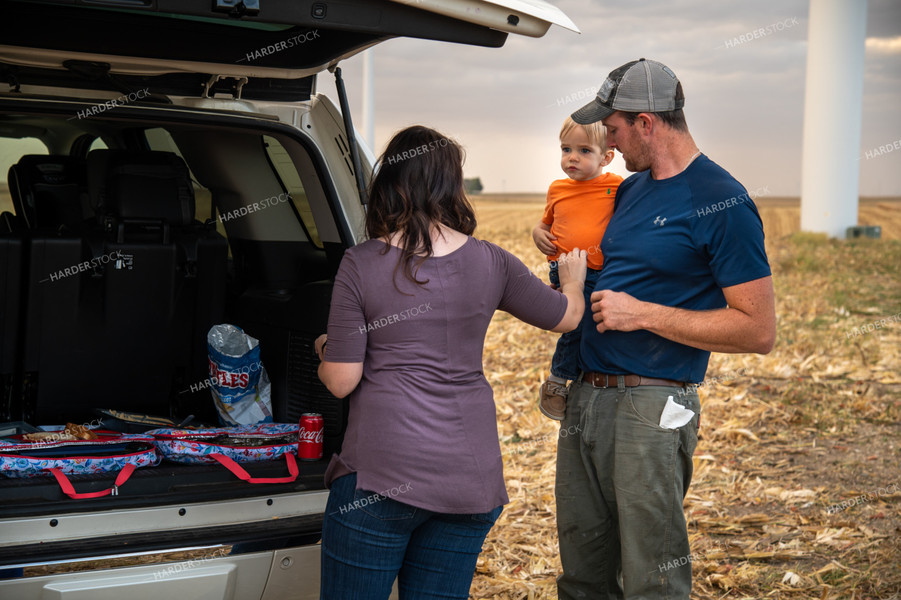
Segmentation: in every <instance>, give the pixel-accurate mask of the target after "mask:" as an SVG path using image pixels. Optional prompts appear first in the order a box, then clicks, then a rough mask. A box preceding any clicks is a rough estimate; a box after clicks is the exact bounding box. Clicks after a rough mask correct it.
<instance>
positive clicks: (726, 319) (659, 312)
mask: <svg viewBox="0 0 901 600" xmlns="http://www.w3.org/2000/svg"><path fill="white" fill-rule="evenodd" d="M723 295H724V296H725V298H726V303H727V307H726V308H719V309H713V310H691V309H686V308H675V307H671V306H664V305H661V304H655V303H653V302H643V301H641V300H638V299H636V298H634V297H632V296H630V295H629V294H627V293H625V292H614V291H612V290H600V291H598V292H594V293H593V294H591V312H592V313H593V315H592V317H593V318H594V322H595V323H597V329H598V331H599V332H601V333H603V332H605V331H607V330H614V331H635V330H637V329H646V330H648V331H650V332H653V333H656V334H657V335H659V336H661V337H665V338H666V339H668V340H672V341H674V342H678V343H680V344H685V345H686V346H692V347H693V348H699V349H701V350H708V351H710V352H729V353H738V352H756V353H758V354H766V353H767V352H769V351H770V350H772V349H773V343H774V342H775V339H776V309H775V298H774V296H773V280H772V278H771V277H769V276H767V277H761V278H760V279H755V280H753V281H749V282H746V283H742V284H739V285H735V286H731V287H728V288H723Z"/></svg>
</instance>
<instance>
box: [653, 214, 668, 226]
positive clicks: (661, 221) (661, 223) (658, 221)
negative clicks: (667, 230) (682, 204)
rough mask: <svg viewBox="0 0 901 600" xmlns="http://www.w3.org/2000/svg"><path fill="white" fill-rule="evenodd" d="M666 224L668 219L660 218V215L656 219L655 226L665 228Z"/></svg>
mask: <svg viewBox="0 0 901 600" xmlns="http://www.w3.org/2000/svg"><path fill="white" fill-rule="evenodd" d="M664 223H666V217H663V218H662V219H661V218H660V215H657V218H656V219H654V225H660V226H661V227H663V224H664Z"/></svg>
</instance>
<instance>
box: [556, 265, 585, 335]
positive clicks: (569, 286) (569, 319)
mask: <svg viewBox="0 0 901 600" xmlns="http://www.w3.org/2000/svg"><path fill="white" fill-rule="evenodd" d="M587 262H588V253H587V252H586V251H585V250H579V249H578V248H575V249H573V251H572V252H570V253H568V254H562V255H561V256H560V258H558V259H557V269H558V272H559V274H560V291H561V292H563V295H564V296H566V313H564V315H563V318H562V319H561V320H560V322H559V323H557V325H556V326H555V327H554V328H553V329H551V331H555V332H557V333H566V332H567V331H572V330H573V329H575V328H576V327H578V326H579V322H580V321H581V320H582V314H583V313H584V312H585V296H583V288H584V287H585V273H586V272H587V268H588V267H587Z"/></svg>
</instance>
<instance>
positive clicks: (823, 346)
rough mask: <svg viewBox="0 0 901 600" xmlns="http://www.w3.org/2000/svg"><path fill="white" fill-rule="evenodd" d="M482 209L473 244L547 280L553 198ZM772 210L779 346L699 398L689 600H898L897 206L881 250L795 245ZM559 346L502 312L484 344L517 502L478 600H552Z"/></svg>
mask: <svg viewBox="0 0 901 600" xmlns="http://www.w3.org/2000/svg"><path fill="white" fill-rule="evenodd" d="M473 203H474V206H475V207H476V211H477V214H478V217H479V228H478V230H477V231H476V236H477V237H480V238H483V239H487V240H490V241H493V242H495V243H497V244H499V245H501V246H503V247H504V248H506V249H508V250H510V251H511V252H513V253H514V254H516V255H517V256H519V257H520V258H521V259H522V260H523V261H524V262H525V263H526V264H527V265H529V266H530V268H533V270H534V271H535V272H536V274H539V276H541V277H546V271H542V269H541V266H542V265H543V260H542V255H541V254H540V253H538V251H537V250H536V249H535V248H534V246H533V245H532V242H531V237H530V234H529V232H530V230H531V227H532V226H533V225H534V223H536V222H537V220H538V219H539V218H540V216H541V211H542V207H543V198H542V197H541V196H515V197H510V196H505V197H497V196H494V197H492V196H480V197H476V198H474V200H473ZM759 205H760V212H761V217H762V219H763V221H764V228H765V232H766V236H767V252H768V256H769V259H770V264H771V266H772V269H773V274H774V285H775V288H776V296H777V318H778V334H777V343H776V347H775V349H774V350H773V352H771V353H770V354H769V355H766V356H758V355H724V354H714V355H713V356H712V358H711V361H710V368H709V369H708V373H707V379H706V381H705V384H704V385H703V386H701V388H700V394H701V400H702V414H703V418H702V423H701V431H700V440H699V444H698V448H697V450H696V452H695V456H694V463H695V473H694V478H693V481H692V485H691V487H690V489H689V491H688V496H687V497H686V499H685V503H684V509H685V512H686V515H687V517H688V521H689V534H690V538H691V547H692V570H693V574H694V591H693V594H692V598H697V599H703V600H708V599H718V600H724V599H751V598H777V599H808V598H810V599H823V600H825V599H834V600H839V599H841V600H845V599H853V600H864V599H876V598H879V599H883V598H887V599H891V598H901V542H899V539H901V538H899V533H901V504H899V499H901V488H899V486H901V472H899V468H898V458H899V442H901V436H899V433H901V425H899V417H901V343H899V342H901V274H899V264H901V241H899V240H901V201H899V200H879V201H868V200H864V201H862V202H861V204H860V223H862V224H873V225H875V224H878V225H881V226H882V239H881V240H848V241H838V240H827V239H826V238H825V237H823V236H816V235H810V234H799V233H797V230H798V228H799V225H800V208H799V205H798V201H797V199H762V201H761V202H760V203H759ZM883 319H884V320H885V321H883V322H881V323H880V321H882V320H883ZM877 323H878V324H879V325H880V327H879V328H877V326H876V324H877ZM555 341H556V335H555V334H551V333H545V332H541V331H538V330H535V329H533V328H531V327H528V326H526V325H523V324H522V323H520V322H518V321H517V320H516V319H514V318H512V317H509V316H508V315H506V314H504V313H499V314H498V316H497V317H496V318H495V320H494V322H493V323H492V326H491V329H490V330H489V335H488V339H487V341H486V352H485V357H486V358H485V363H486V364H485V370H486V375H487V376H488V378H489V381H491V383H492V385H493V386H494V390H495V398H496V402H497V407H498V409H497V410H498V432H499V435H500V436H501V442H502V451H503V453H504V462H505V477H506V481H507V488H508V491H509V494H510V498H511V503H510V504H509V505H508V506H507V507H506V509H505V511H504V513H503V515H502V516H501V518H500V520H499V521H498V524H497V525H496V526H495V527H494V529H493V530H492V532H491V534H490V535H489V538H488V540H487V541H486V544H485V549H484V552H483V553H482V557H481V558H480V560H479V564H478V569H477V571H478V572H477V575H476V579H475V580H474V582H473V587H472V591H471V597H472V598H474V599H478V600H484V599H489V598H490V599H497V600H513V599H517V600H518V599H527V598H528V599H536V600H537V599H542V600H550V599H554V598H556V597H557V595H556V588H555V583H554V582H555V578H556V576H557V575H558V574H559V573H560V570H561V569H560V562H559V558H558V554H557V538H556V530H555V523H554V519H555V512H554V511H555V507H554V494H553V484H554V471H555V465H554V460H555V451H556V439H557V436H558V426H557V424H556V423H555V422H553V421H550V420H549V419H547V418H545V417H543V416H542V415H541V414H540V413H539V412H538V410H537V408H536V400H537V391H538V386H539V385H540V383H541V382H542V381H543V378H544V377H545V375H546V369H547V368H548V366H549V364H550V358H551V355H552V353H553V345H554V343H555Z"/></svg>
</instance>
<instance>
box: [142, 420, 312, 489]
mask: <svg viewBox="0 0 901 600" xmlns="http://www.w3.org/2000/svg"><path fill="white" fill-rule="evenodd" d="M298 430H299V426H298V425H297V424H291V423H261V424H258V425H238V426H236V427H215V428H208V429H177V428H164V429H154V430H152V431H148V432H147V433H146V434H145V435H147V436H151V437H153V439H154V444H155V445H156V448H157V451H158V452H159V453H160V455H161V456H162V457H163V458H165V459H166V460H171V461H173V462H178V463H183V464H210V463H219V464H221V465H222V466H224V467H225V468H227V469H228V470H229V471H231V472H232V473H234V474H235V475H236V476H237V477H238V478H240V479H242V480H244V481H247V482H248V483H288V482H291V481H294V480H295V479H296V478H297V475H298V470H297V462H296V460H295V455H296V454H297V441H298V437H297V436H298ZM282 456H284V457H285V462H286V463H287V465H288V473H289V475H288V476H287V477H270V478H254V477H251V476H250V475H249V474H248V473H247V472H246V471H245V470H244V469H243V468H242V467H241V466H240V465H239V464H238V463H248V462H265V461H271V460H276V459H279V458H281V457H282Z"/></svg>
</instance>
